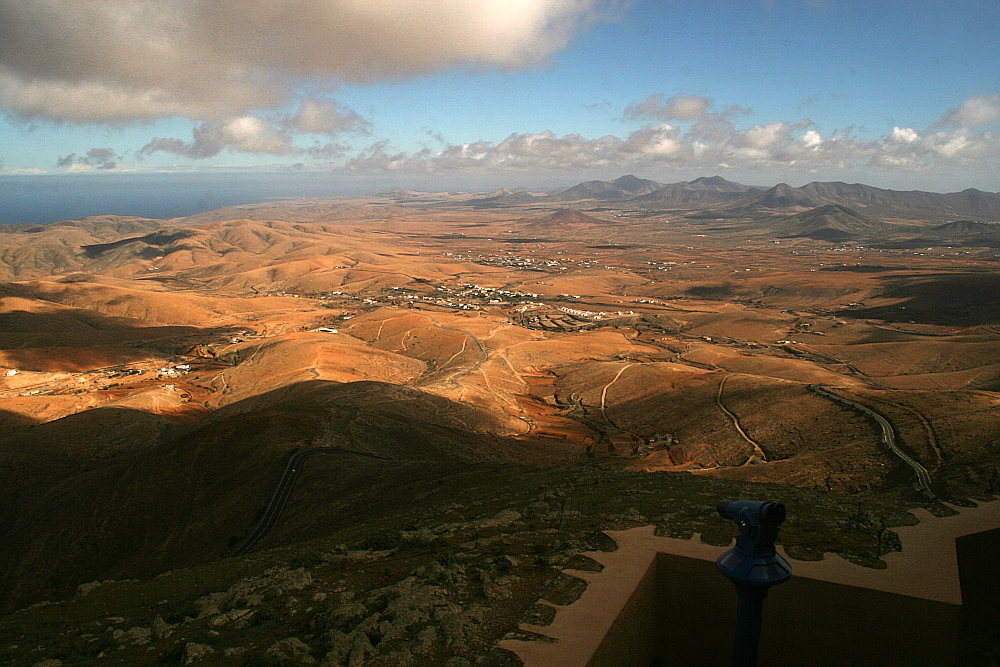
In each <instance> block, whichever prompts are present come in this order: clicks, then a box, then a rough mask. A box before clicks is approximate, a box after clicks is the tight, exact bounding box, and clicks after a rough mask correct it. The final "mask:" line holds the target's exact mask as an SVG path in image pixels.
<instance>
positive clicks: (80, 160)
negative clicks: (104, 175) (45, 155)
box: [56, 148, 121, 169]
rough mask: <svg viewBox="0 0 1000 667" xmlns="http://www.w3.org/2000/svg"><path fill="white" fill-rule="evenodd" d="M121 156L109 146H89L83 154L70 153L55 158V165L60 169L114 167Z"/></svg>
mask: <svg viewBox="0 0 1000 667" xmlns="http://www.w3.org/2000/svg"><path fill="white" fill-rule="evenodd" d="M120 159H121V157H120V156H119V155H117V154H116V153H115V151H114V150H113V149H111V148H91V149H90V150H89V151H87V153H86V154H85V155H77V154H76V153H70V154H69V155H67V156H66V157H60V158H58V159H57V160H56V166H57V167H59V168H61V169H80V168H93V169H115V168H117V167H118V160H120Z"/></svg>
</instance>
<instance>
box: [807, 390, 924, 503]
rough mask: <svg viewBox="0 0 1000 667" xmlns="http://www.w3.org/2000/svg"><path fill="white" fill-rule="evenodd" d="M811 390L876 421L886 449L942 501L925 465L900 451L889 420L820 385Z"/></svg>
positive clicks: (922, 487)
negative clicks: (880, 429) (910, 469)
mask: <svg viewBox="0 0 1000 667" xmlns="http://www.w3.org/2000/svg"><path fill="white" fill-rule="evenodd" d="M809 388H810V389H812V390H813V391H814V392H816V393H817V394H819V395H820V396H826V397H827V398H830V399H833V400H834V401H838V402H840V403H845V404H847V405H849V406H851V407H853V408H855V409H856V410H860V411H861V412H863V413H865V414H866V415H868V416H869V417H871V418H872V419H874V420H875V422H876V423H877V424H878V425H879V426H880V427H881V428H882V442H884V443H885V445H886V447H888V448H889V449H891V450H892V453H893V454H895V455H896V456H898V457H899V458H901V459H903V462H904V463H906V464H907V465H908V466H910V467H911V468H913V472H915V473H916V474H917V484H918V485H919V486H920V489H921V490H922V491H924V492H926V493H927V494H928V495H930V496H931V497H932V498H934V499H935V500H941V497H940V496H939V495H938V494H937V492H935V491H934V487H933V486H931V476H930V473H929V472H927V468H925V467H924V466H923V465H921V464H920V462H919V461H917V460H915V459H914V458H912V457H911V456H910V455H909V454H907V453H906V452H904V451H903V450H902V449H900V448H899V445H897V444H896V431H895V430H894V429H893V428H892V424H890V423H889V420H888V419H886V418H885V417H883V416H882V415H880V414H879V413H877V412H875V411H874V410H872V409H871V408H869V407H867V406H865V405H861V404H860V403H856V402H855V401H852V400H850V399H848V398H844V397H843V396H839V395H837V394H834V393H833V392H830V391H827V390H826V389H824V388H823V387H821V386H819V385H815V384H812V385H809Z"/></svg>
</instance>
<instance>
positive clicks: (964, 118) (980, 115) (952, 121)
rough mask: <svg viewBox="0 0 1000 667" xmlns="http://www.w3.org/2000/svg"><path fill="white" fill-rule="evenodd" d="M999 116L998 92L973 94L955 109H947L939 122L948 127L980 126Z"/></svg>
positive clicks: (999, 96)
mask: <svg viewBox="0 0 1000 667" xmlns="http://www.w3.org/2000/svg"><path fill="white" fill-rule="evenodd" d="M998 118H1000V94H997V95H992V96H986V95H973V96H972V97H970V98H969V99H967V100H965V101H964V102H962V104H961V105H960V106H959V107H958V108H957V109H952V110H951V111H949V112H948V113H947V114H946V115H945V116H944V118H942V119H941V120H940V122H939V124H940V125H945V126H950V127H965V128H973V127H982V126H983V125H989V124H990V123H992V122H993V121H995V120H997V119H998Z"/></svg>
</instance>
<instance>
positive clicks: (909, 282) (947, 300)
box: [836, 273, 1000, 326]
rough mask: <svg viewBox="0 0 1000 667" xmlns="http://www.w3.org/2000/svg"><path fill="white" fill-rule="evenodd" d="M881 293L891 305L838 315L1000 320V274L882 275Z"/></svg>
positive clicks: (966, 322) (946, 321) (942, 321)
mask: <svg viewBox="0 0 1000 667" xmlns="http://www.w3.org/2000/svg"><path fill="white" fill-rule="evenodd" d="M885 285H886V287H885V290H884V291H883V292H882V294H881V296H882V297H883V298H889V299H904V300H905V301H903V302H902V303H900V304H898V305H892V306H878V307H874V308H852V309H844V310H841V311H837V312H836V314H837V315H839V316H840V317H845V318H855V319H877V320H883V321H886V322H916V323H919V324H939V325H955V326H976V325H983V324H998V323H1000V299H997V294H1000V275H998V274H986V273H984V274H936V275H931V276H920V277H909V278H904V277H900V278H892V277H888V278H886V279H885Z"/></svg>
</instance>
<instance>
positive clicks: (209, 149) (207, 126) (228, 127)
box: [138, 107, 360, 160]
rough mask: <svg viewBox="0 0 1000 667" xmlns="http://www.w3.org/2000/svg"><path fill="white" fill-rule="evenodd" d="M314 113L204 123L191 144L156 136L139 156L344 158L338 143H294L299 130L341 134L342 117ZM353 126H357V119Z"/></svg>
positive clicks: (140, 151) (195, 132) (199, 127)
mask: <svg viewBox="0 0 1000 667" xmlns="http://www.w3.org/2000/svg"><path fill="white" fill-rule="evenodd" d="M312 111H316V109H315V108H312V107H311V111H309V112H307V114H306V115H305V117H303V116H302V114H301V113H300V114H299V115H297V116H294V117H281V118H278V119H277V120H275V121H272V120H268V119H265V118H260V117H258V116H240V117H239V118H232V119H228V120H223V121H209V122H205V123H202V124H200V125H198V126H197V127H195V128H194V131H193V133H192V138H191V141H183V140H181V139H175V138H162V137H157V138H155V139H153V140H151V141H150V142H149V143H147V144H146V145H145V146H143V147H142V148H141V149H139V152H138V156H139V157H143V156H147V155H152V154H153V153H161V152H162V153H175V154H177V155H181V156H183V157H186V158H191V159H195V160H198V159H204V158H210V157H215V156H216V155H218V154H220V153H222V152H223V151H231V152H234V153H253V154H258V155H276V156H291V155H310V156H312V157H317V158H334V157H339V156H341V155H343V154H344V151H345V150H346V148H345V147H344V146H342V145H341V144H339V143H336V142H330V143H326V144H322V145H320V144H318V143H317V144H315V145H313V146H310V147H302V146H298V145H296V144H295V143H294V141H295V133H296V131H300V132H305V133H310V134H333V133H335V132H337V131H338V130H337V125H338V124H339V120H338V119H339V118H340V117H339V116H328V115H327V114H326V113H325V112H323V110H322V109H321V110H319V111H317V112H316V113H315V114H313V113H312ZM358 118H360V116H359V117H358ZM351 123H352V124H356V123H355V121H354V119H351Z"/></svg>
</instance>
